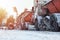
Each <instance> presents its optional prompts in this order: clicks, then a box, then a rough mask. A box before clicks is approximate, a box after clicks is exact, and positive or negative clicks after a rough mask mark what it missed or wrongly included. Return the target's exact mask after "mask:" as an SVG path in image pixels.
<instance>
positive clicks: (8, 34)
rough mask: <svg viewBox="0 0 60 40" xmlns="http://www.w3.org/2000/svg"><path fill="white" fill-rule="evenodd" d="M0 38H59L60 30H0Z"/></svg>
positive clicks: (2, 39)
mask: <svg viewBox="0 0 60 40" xmlns="http://www.w3.org/2000/svg"><path fill="white" fill-rule="evenodd" d="M0 40H60V32H47V31H44V32H43V31H20V30H0Z"/></svg>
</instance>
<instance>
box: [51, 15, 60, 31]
mask: <svg viewBox="0 0 60 40" xmlns="http://www.w3.org/2000/svg"><path fill="white" fill-rule="evenodd" d="M50 25H51V29H50V30H51V31H58V30H59V27H58V23H57V18H56V17H55V16H54V15H51V16H50Z"/></svg>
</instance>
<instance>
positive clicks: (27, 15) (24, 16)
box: [17, 10, 32, 30]
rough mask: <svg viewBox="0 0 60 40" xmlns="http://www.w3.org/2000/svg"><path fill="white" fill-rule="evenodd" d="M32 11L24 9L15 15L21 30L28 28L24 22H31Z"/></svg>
mask: <svg viewBox="0 0 60 40" xmlns="http://www.w3.org/2000/svg"><path fill="white" fill-rule="evenodd" d="M31 18H32V12H31V11H28V10H25V11H24V12H22V13H21V15H19V16H18V17H17V19H18V20H17V27H18V28H19V29H21V30H28V27H27V25H26V23H31V22H32V19H31Z"/></svg>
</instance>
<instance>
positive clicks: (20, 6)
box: [0, 0, 33, 16]
mask: <svg viewBox="0 0 60 40" xmlns="http://www.w3.org/2000/svg"><path fill="white" fill-rule="evenodd" d="M14 6H16V7H17V10H18V13H19V14H20V13H21V12H22V11H23V10H24V8H28V9H31V7H32V6H33V0H0V7H3V8H6V10H7V12H8V16H9V15H14V16H15V15H16V14H15V12H14V11H13V8H12V7H14Z"/></svg>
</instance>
